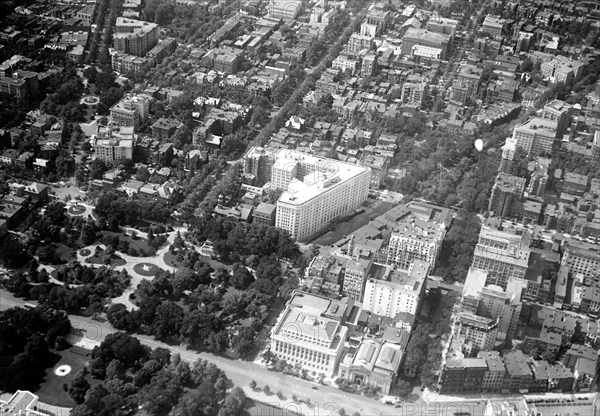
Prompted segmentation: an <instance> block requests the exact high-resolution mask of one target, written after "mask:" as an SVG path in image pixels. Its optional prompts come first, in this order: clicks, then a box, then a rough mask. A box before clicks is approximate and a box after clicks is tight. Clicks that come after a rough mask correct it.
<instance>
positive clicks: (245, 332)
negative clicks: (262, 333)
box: [231, 326, 256, 356]
mask: <svg viewBox="0 0 600 416" xmlns="http://www.w3.org/2000/svg"><path fill="white" fill-rule="evenodd" d="M255 339H256V331H255V330H254V329H252V328H251V327H249V326H244V327H241V328H240V329H239V331H238V334H237V335H236V336H234V337H233V339H232V341H231V348H233V349H234V350H235V351H236V352H237V353H238V354H239V355H240V356H245V355H246V354H248V353H249V352H250V351H252V349H253V348H254V346H255Z"/></svg>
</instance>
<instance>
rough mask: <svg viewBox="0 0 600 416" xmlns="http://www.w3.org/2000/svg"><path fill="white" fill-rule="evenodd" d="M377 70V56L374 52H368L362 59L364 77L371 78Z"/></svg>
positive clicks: (361, 69)
mask: <svg viewBox="0 0 600 416" xmlns="http://www.w3.org/2000/svg"><path fill="white" fill-rule="evenodd" d="M376 70H377V55H376V54H375V53H374V52H368V53H367V54H366V55H365V56H364V57H363V59H362V65H361V68H360V72H361V73H362V75H363V76H371V75H373V74H374V73H375V71H376Z"/></svg>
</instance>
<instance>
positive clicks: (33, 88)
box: [0, 69, 40, 99]
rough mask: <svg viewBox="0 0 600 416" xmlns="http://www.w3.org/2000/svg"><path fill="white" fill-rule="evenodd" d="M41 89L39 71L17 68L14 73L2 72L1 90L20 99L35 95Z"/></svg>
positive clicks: (0, 76) (0, 75)
mask: <svg viewBox="0 0 600 416" xmlns="http://www.w3.org/2000/svg"><path fill="white" fill-rule="evenodd" d="M39 90H40V87H39V79H38V73H37V72H32V71H23V70H21V69H17V70H16V71H14V72H13V73H12V74H8V75H3V74H0V92H1V93H4V94H7V95H10V96H12V97H15V98H18V99H26V98H31V97H35V96H36V95H38V93H39Z"/></svg>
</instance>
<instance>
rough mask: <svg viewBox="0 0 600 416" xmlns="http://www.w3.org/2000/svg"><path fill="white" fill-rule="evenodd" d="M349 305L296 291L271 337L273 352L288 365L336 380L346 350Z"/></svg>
mask: <svg viewBox="0 0 600 416" xmlns="http://www.w3.org/2000/svg"><path fill="white" fill-rule="evenodd" d="M347 309H348V304H347V303H344V302H341V301H335V300H331V299H328V298H325V297H322V296H317V295H312V294H309V293H305V292H300V291H296V292H294V293H293V295H292V298H291V299H290V300H289V301H288V303H287V305H286V307H285V309H284V311H283V312H282V313H281V315H280V316H279V318H278V320H277V323H276V324H275V326H274V327H273V329H272V333H271V352H272V353H273V354H275V355H276V356H277V357H278V358H279V359H280V360H285V361H286V362H287V363H288V364H291V365H299V366H301V367H302V368H305V369H307V370H310V371H315V372H317V373H323V374H325V376H333V375H334V374H336V372H337V368H338V363H339V360H340V358H341V356H342V352H343V350H344V343H345V342H346V338H347V336H348V328H346V326H344V323H345V319H346V314H347Z"/></svg>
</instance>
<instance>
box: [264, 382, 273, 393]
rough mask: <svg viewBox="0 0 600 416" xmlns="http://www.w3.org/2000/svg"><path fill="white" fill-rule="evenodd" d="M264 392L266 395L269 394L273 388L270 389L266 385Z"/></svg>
mask: <svg viewBox="0 0 600 416" xmlns="http://www.w3.org/2000/svg"><path fill="white" fill-rule="evenodd" d="M263 391H264V392H265V394H269V393H271V387H269V385H268V384H265V386H264V387H263Z"/></svg>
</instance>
